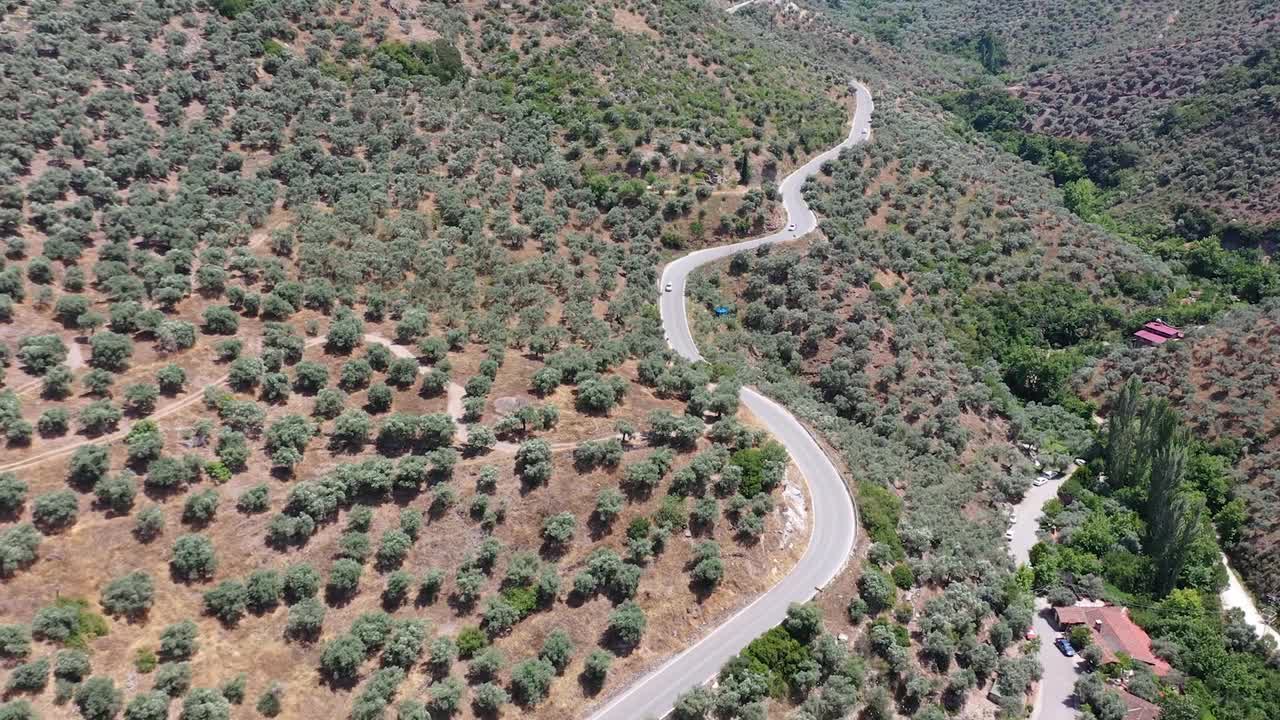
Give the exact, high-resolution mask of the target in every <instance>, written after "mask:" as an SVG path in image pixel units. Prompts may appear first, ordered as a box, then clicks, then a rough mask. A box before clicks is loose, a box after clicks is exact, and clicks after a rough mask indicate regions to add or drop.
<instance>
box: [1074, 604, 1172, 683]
mask: <svg viewBox="0 0 1280 720" xmlns="http://www.w3.org/2000/svg"><path fill="white" fill-rule="evenodd" d="M1055 612H1056V614H1057V616H1058V624H1059V625H1062V626H1069V625H1085V626H1087V627H1088V628H1089V629H1090V630H1092V631H1093V639H1094V642H1096V643H1097V644H1098V647H1099V648H1101V649H1102V662H1103V664H1108V663H1113V662H1115V661H1116V660H1117V659H1118V657H1117V656H1118V654H1119V653H1125V654H1127V655H1128V656H1129V657H1131V658H1133V659H1134V660H1137V661H1138V662H1141V663H1144V664H1146V665H1150V666H1151V669H1152V670H1153V671H1154V672H1155V674H1156V675H1164V674H1166V673H1168V672H1169V664H1168V663H1166V662H1165V661H1164V660H1161V659H1160V658H1158V657H1156V656H1155V653H1152V652H1151V638H1150V637H1148V636H1147V633H1146V632H1144V631H1143V629H1142V628H1140V627H1138V626H1137V625H1136V624H1135V623H1134V622H1133V620H1130V619H1129V612H1128V610H1126V609H1125V608H1122V607H1116V606H1114V605H1107V606H1105V607H1063V608H1057V609H1056V610H1055Z"/></svg>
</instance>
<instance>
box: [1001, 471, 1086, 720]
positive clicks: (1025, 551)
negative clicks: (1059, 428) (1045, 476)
mask: <svg viewBox="0 0 1280 720" xmlns="http://www.w3.org/2000/svg"><path fill="white" fill-rule="evenodd" d="M1063 481H1064V478H1059V479H1057V480H1050V481H1049V482H1047V483H1045V484H1044V485H1041V486H1040V487H1034V486H1032V487H1031V489H1029V490H1028V491H1027V494H1026V495H1025V496H1023V498H1022V502H1019V503H1018V505H1017V507H1015V508H1014V511H1013V512H1014V522H1013V525H1012V527H1011V528H1010V529H1011V530H1013V536H1012V537H1011V538H1010V539H1009V552H1010V554H1011V555H1013V559H1014V562H1016V563H1018V564H1019V565H1022V564H1026V563H1028V562H1029V558H1030V554H1031V547H1032V546H1033V545H1035V544H1036V531H1037V530H1038V529H1039V527H1040V523H1039V520H1040V515H1041V512H1040V509H1041V508H1042V507H1044V504H1045V503H1046V502H1048V501H1049V499H1050V498H1052V497H1054V496H1055V495H1057V494H1058V488H1059V487H1060V486H1061V485H1062V483H1063ZM1051 612H1052V611H1051V610H1050V608H1049V603H1048V602H1046V601H1045V600H1044V599H1043V598H1036V616H1035V618H1034V620H1033V621H1032V624H1031V626H1032V628H1034V629H1035V631H1036V634H1037V635H1039V636H1040V653H1039V657H1040V665H1041V666H1042V667H1043V668H1044V677H1043V678H1041V680H1040V683H1039V684H1038V685H1037V689H1036V697H1035V699H1034V703H1035V706H1034V708H1032V711H1031V720H1074V719H1075V717H1076V706H1075V700H1074V698H1073V697H1072V696H1073V695H1074V694H1075V686H1076V679H1077V678H1079V677H1080V675H1081V674H1083V673H1082V670H1081V668H1080V665H1079V664H1078V663H1077V662H1076V661H1078V660H1079V659H1080V656H1078V655H1077V656H1075V657H1066V656H1065V655H1063V654H1062V653H1061V652H1060V651H1059V650H1058V648H1057V646H1055V645H1054V644H1053V638H1054V633H1055V632H1056V631H1055V630H1054V629H1053V625H1051V624H1050V622H1049V617H1050V613H1051Z"/></svg>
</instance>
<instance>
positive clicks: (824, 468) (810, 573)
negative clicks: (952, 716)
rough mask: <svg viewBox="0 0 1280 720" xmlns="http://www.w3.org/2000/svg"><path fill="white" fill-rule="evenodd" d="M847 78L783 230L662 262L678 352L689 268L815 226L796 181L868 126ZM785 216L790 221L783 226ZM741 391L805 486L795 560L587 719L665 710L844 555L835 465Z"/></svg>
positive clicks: (694, 356) (842, 491) (844, 518)
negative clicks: (809, 521)
mask: <svg viewBox="0 0 1280 720" xmlns="http://www.w3.org/2000/svg"><path fill="white" fill-rule="evenodd" d="M852 85H853V88H854V90H855V93H856V97H857V107H856V109H855V112H854V116H853V127H852V129H851V130H850V132H849V137H848V138H846V139H845V140H844V142H842V143H840V144H839V145H837V146H835V147H833V148H831V149H830V150H827V151H826V152H824V153H822V154H821V155H819V156H817V157H815V158H813V159H812V160H810V161H809V162H807V163H805V164H804V165H803V166H802V167H800V168H799V169H797V170H796V171H795V172H793V173H791V174H790V175H788V176H787V178H786V179H785V180H783V181H782V185H781V186H780V187H779V193H780V194H781V195H782V202H783V206H784V207H785V208H786V213H787V225H786V226H784V229H783V230H781V231H779V232H776V233H772V234H770V235H766V236H764V237H759V238H755V239H753V240H747V241H746V242H740V243H736V244H733V245H726V246H723V247H716V248H708V249H706V250H699V251H697V252H693V253H689V254H688V255H685V256H684V257H681V258H679V259H678V260H675V261H673V262H672V263H670V264H668V265H667V267H666V268H665V269H664V270H663V273H662V281H661V282H662V286H663V287H665V286H666V284H667V283H670V284H671V286H672V291H671V292H665V293H663V294H662V297H661V300H660V302H659V308H660V310H661V313H662V325H663V329H664V331H665V332H666V334H667V339H668V342H669V343H670V344H671V348H672V349H673V350H675V351H676V352H677V353H679V354H680V355H681V356H683V357H685V358H688V359H689V360H699V359H701V358H702V355H701V354H700V353H699V352H698V347H697V345H695V344H694V342H693V336H692V334H691V333H690V331H689V323H688V318H687V316H686V314H685V300H684V291H685V285H686V283H687V281H688V277H689V273H690V272H692V271H693V270H695V269H696V268H698V267H700V266H702V265H705V264H706V263H709V262H713V261H715V260H719V259H721V258H725V257H728V256H730V255H732V254H734V253H738V252H742V251H743V250H750V249H752V248H755V247H758V246H760V245H766V244H770V243H778V242H786V241H789V240H795V239H797V238H799V237H800V236H802V235H804V234H805V233H807V232H809V231H811V230H813V229H814V228H815V227H817V224H818V221H817V218H816V217H815V216H814V214H813V211H812V210H810V209H809V206H808V205H807V204H806V203H805V201H804V197H803V196H802V194H801V192H800V191H801V188H802V187H803V186H804V181H805V180H806V179H808V178H809V177H810V176H812V175H813V174H814V173H816V172H818V170H819V169H820V168H821V167H822V164H823V163H824V162H826V161H828V160H831V159H833V158H835V157H836V156H837V155H838V154H839V153H840V151H841V150H842V149H844V148H846V147H849V146H851V145H853V144H855V143H858V142H861V141H863V140H865V139H866V138H867V137H868V136H869V134H870V126H871V110H872V102H871V93H870V92H869V91H868V90H867V88H866V87H865V86H863V85H862V84H861V83H858V82H856V81H855V82H853V83H852ZM792 224H794V229H787V227H789V226H791V225H792ZM659 292H662V290H661V288H660V289H659ZM741 398H742V403H743V405H745V406H746V407H747V409H748V410H750V411H751V412H752V413H753V414H754V415H755V416H756V417H757V418H758V419H759V420H760V422H761V423H763V424H764V426H765V427H766V428H767V429H768V430H769V432H770V433H772V434H773V436H774V437H776V438H777V439H778V441H779V442H781V443H782V444H783V445H784V446H785V447H786V448H787V452H788V453H790V455H791V458H792V460H793V461H794V462H795V463H796V465H797V466H798V467H799V469H800V473H801V474H802V475H803V476H804V479H805V482H806V483H807V484H808V486H809V494H810V496H811V497H812V498H813V510H814V512H813V533H812V535H811V536H810V538H809V545H808V547H806V548H805V552H804V555H803V556H801V558H800V562H799V563H797V564H796V566H795V568H794V569H793V570H792V571H791V573H790V574H788V575H787V576H786V577H785V578H783V579H782V581H781V582H779V583H778V584H777V585H775V586H774V587H773V588H772V589H771V590H769V591H768V592H766V593H765V594H763V595H761V596H760V597H759V598H757V599H756V600H755V602H753V603H751V604H750V605H748V606H747V607H745V608H743V609H742V610H740V611H738V612H737V614H735V615H734V616H733V617H731V618H729V619H728V620H727V621H725V622H724V623H722V624H721V625H720V626H719V627H717V628H716V629H715V630H712V631H711V633H710V634H708V635H706V636H705V637H703V638H702V639H701V640H699V641H698V642H697V643H695V644H694V645H693V646H692V647H689V648H688V649H686V650H685V651H684V652H682V653H680V654H679V655H677V656H675V657H674V658H672V659H671V660H669V661H668V662H667V663H666V664H665V665H663V666H662V667H660V668H658V669H657V670H655V671H654V672H652V673H650V674H649V675H646V676H645V677H643V678H641V679H640V680H639V681H637V682H636V683H635V684H634V685H632V686H631V687H630V688H629V689H627V690H626V691H624V692H622V693H621V694H620V695H618V696H617V697H615V698H613V699H612V700H611V701H609V703H608V704H607V705H605V706H604V707H603V708H602V709H600V710H599V711H598V712H596V713H595V714H594V715H593V716H592V718H593V719H594V720H636V719H637V718H645V717H660V716H663V715H666V714H667V713H668V712H670V711H671V707H672V706H673V705H674V704H675V700H676V698H677V697H678V696H679V695H680V693H682V692H684V691H686V690H688V689H689V688H691V687H694V686H696V685H699V684H702V683H704V682H706V681H707V680H710V679H711V678H712V677H714V676H715V674H716V673H717V672H718V671H719V670H720V666H721V665H723V664H724V663H725V661H727V660H728V659H729V658H730V657H732V656H733V655H735V654H736V653H737V652H738V651H739V650H741V649H742V648H743V647H745V646H746V645H747V644H748V643H750V642H751V641H752V640H754V639H755V638H756V637H757V636H758V635H760V634H761V633H763V632H765V631H766V630H768V629H770V628H772V627H773V626H775V625H777V624H778V623H779V622H781V621H782V619H783V618H784V617H785V616H786V612H787V606H788V605H790V604H791V603H793V602H804V601H806V600H809V599H811V598H812V597H813V596H814V594H815V593H816V592H817V590H818V589H819V588H821V587H822V586H824V585H826V584H827V582H829V581H830V580H831V578H832V577H834V576H835V575H836V573H838V572H840V570H841V569H842V568H843V567H844V565H845V562H846V561H847V560H848V557H849V552H850V551H851V550H852V548H853V542H854V539H855V537H856V533H857V529H858V519H857V515H856V513H855V510H854V506H853V501H852V499H851V498H850V496H849V490H848V488H847V486H846V485H845V483H844V480H843V479H842V478H841V477H840V473H839V471H837V470H836V467H835V465H834V464H833V463H832V462H831V459H830V458H829V457H827V455H826V453H825V452H823V450H822V448H821V447H820V446H819V445H818V443H817V441H816V440H815V439H814V438H813V436H812V435H810V434H809V431H808V430H807V429H805V427H804V426H803V425H802V424H801V423H800V421H799V420H797V419H796V418H795V416H793V415H792V414H791V413H790V412H788V411H787V410H786V409H784V408H783V407H782V406H781V405H779V404H778V403H776V402H774V401H772V400H770V399H769V398H767V397H765V396H764V395H762V394H760V393H759V392H757V391H755V390H753V389H751V388H743V389H742V395H741Z"/></svg>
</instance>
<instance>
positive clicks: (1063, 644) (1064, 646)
mask: <svg viewBox="0 0 1280 720" xmlns="http://www.w3.org/2000/svg"><path fill="white" fill-rule="evenodd" d="M1053 644H1054V645H1057V646H1058V649H1059V650H1061V651H1062V654H1063V655H1066V656H1067V657H1074V656H1075V654H1076V649H1075V648H1073V647H1071V641H1070V640H1068V639H1066V638H1064V637H1060V638H1058V639H1057V640H1054V641H1053Z"/></svg>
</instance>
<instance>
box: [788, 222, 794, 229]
mask: <svg viewBox="0 0 1280 720" xmlns="http://www.w3.org/2000/svg"><path fill="white" fill-rule="evenodd" d="M787 229H788V230H795V229H796V224H795V223H791V224H790V225H788V226H787Z"/></svg>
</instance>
